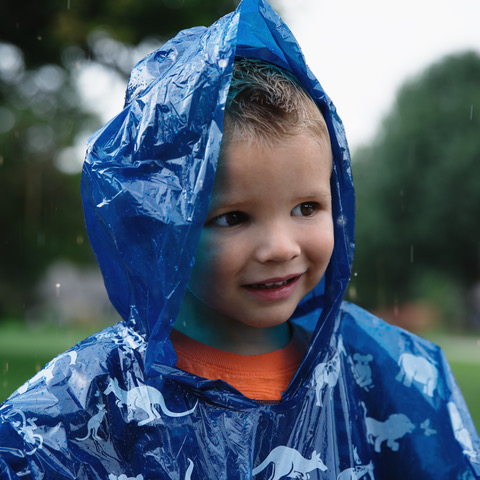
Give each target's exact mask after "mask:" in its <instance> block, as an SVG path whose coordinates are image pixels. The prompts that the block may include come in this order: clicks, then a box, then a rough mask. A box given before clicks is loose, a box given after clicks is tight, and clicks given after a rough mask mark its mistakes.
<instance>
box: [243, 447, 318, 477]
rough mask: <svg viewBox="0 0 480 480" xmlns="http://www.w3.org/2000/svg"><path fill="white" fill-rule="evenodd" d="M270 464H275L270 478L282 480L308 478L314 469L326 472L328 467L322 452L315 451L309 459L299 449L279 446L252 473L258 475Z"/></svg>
mask: <svg viewBox="0 0 480 480" xmlns="http://www.w3.org/2000/svg"><path fill="white" fill-rule="evenodd" d="M270 464H272V465H273V470H272V474H271V475H270V477H269V480H280V479H281V478H285V477H287V478H296V479H299V480H301V479H307V478H309V473H310V472H313V471H314V470H317V469H318V470H321V471H322V472H324V471H325V470H327V467H326V466H325V464H324V463H323V462H322V460H321V459H320V454H318V453H317V452H315V451H314V452H313V454H312V458H311V459H310V460H309V459H307V458H305V457H303V456H302V455H301V454H300V453H299V452H298V451H297V450H295V449H293V448H290V447H284V446H283V445H282V446H279V447H275V448H274V449H273V450H272V451H271V452H270V453H269V454H268V456H267V458H266V459H265V460H264V461H263V462H262V463H261V464H260V465H258V466H257V467H256V468H254V469H253V471H252V475H254V476H255V475H258V474H259V473H260V472H262V471H263V470H265V469H266V468H267V467H268V466H269V465H270Z"/></svg>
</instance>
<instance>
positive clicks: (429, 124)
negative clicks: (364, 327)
mask: <svg viewBox="0 0 480 480" xmlns="http://www.w3.org/2000/svg"><path fill="white" fill-rule="evenodd" d="M479 80H480V56H479V55H478V54H477V53H474V52H465V53H461V54H456V55H452V56H448V57H446V58H444V59H442V60H441V61H439V62H438V63H436V64H434V65H432V66H431V67H429V68H428V69H426V70H425V71H424V72H423V73H421V74H420V75H419V76H417V77H415V78H413V79H411V80H409V81H407V82H406V83H405V84H404V85H403V87H402V88H401V89H400V90H399V92H398V95H397V98H396V102H395V104H394V106H393V108H392V110H391V112H390V113H389V114H388V115H387V117H386V118H385V120H384V122H383V125H382V128H381V130H380V131H379V133H378V135H377V136H376V138H375V140H374V141H373V142H372V144H371V145H369V146H366V147H363V148H361V149H359V150H358V151H356V152H355V154H354V162H353V171H354V179H355V183H356V191H357V210H358V215H357V234H356V238H357V241H356V244H357V250H356V259H355V263H354V272H355V273H354V280H353V286H354V288H355V291H356V297H357V298H356V300H357V301H358V302H359V303H361V304H362V305H364V306H365V307H367V308H376V307H384V306H392V305H394V304H401V303H403V302H406V301H415V300H418V299H420V298H427V299H428V298H429V299H431V300H433V301H436V302H439V303H440V307H448V306H450V307H451V308H452V307H453V306H454V305H453V304H454V303H455V302H453V303H452V302H450V305H447V304H448V303H449V300H452V299H453V298H457V300H458V303H457V304H456V306H457V307H458V305H464V306H466V305H467V293H468V292H469V291H470V289H471V288H473V286H474V285H475V284H477V283H478V282H479V280H480V223H479V222H478V218H480V188H479V185H480V83H479ZM442 303H443V304H444V305H442ZM456 313H457V315H459V316H460V317H461V314H462V313H465V312H458V311H457V312H456ZM451 314H452V312H448V315H451ZM456 320H458V318H457V319H456Z"/></svg>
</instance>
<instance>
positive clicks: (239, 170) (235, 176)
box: [214, 134, 332, 194]
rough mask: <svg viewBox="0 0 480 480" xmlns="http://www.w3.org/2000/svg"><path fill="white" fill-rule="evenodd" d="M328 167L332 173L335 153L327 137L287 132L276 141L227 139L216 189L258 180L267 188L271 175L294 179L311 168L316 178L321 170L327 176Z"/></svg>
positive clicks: (221, 157)
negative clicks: (287, 133)
mask: <svg viewBox="0 0 480 480" xmlns="http://www.w3.org/2000/svg"><path fill="white" fill-rule="evenodd" d="M285 152H287V154H285ZM285 158H286V160H285ZM327 170H328V174H327V175H328V176H329V175H330V173H331V171H332V154H331V147H330V142H329V140H328V139H318V138H313V137H312V136H311V135H306V134H299V135H291V136H285V141H284V142H280V141H278V142H275V143H273V144H270V143H267V142H263V141H262V140H241V139H234V140H230V141H227V142H225V144H224V146H223V148H222V151H221V154H220V157H219V160H218V166H217V172H216V175H215V187H214V190H215V191H216V193H220V191H221V192H222V193H225V194H228V193H229V192H230V191H231V190H233V189H235V190H236V189H238V188H241V187H248V186H249V185H250V184H251V183H254V182H255V183H257V181H258V180H261V182H262V183H263V184H264V185H265V188H268V185H269V184H270V183H271V182H272V177H277V176H278V174H279V173H280V174H281V175H280V176H283V177H285V176H286V177H289V178H290V179H292V180H294V178H295V177H298V176H302V174H305V172H308V173H311V174H312V178H311V180H312V181H313V182H314V181H315V180H314V178H315V177H317V173H320V172H322V173H321V175H322V177H324V176H325V174H324V172H325V171H327ZM259 174H260V175H261V178H259ZM282 174H283V175H282Z"/></svg>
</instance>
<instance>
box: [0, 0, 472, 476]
mask: <svg viewBox="0 0 480 480" xmlns="http://www.w3.org/2000/svg"><path fill="white" fill-rule="evenodd" d="M235 57H250V58H260V59H263V60H266V61H268V62H271V63H274V64H276V65H279V66H280V67H283V68H285V69H287V70H289V71H291V72H293V74H294V75H296V77H297V78H298V79H299V81H300V82H301V83H302V84H303V86H304V87H305V88H306V89H307V90H308V91H309V92H310V94H311V95H312V97H313V98H314V99H315V100H316V101H317V102H318V105H319V108H320V109H321V110H322V112H323V114H324V116H325V119H326V122H327V125H328V128H329V131H330V136H331V141H332V150H333V157H334V168H333V175H332V199H333V214H334V220H335V222H334V223H335V248H334V253H333V256H332V259H331V262H330V265H329V267H328V270H327V272H326V274H325V278H324V280H323V281H322V282H321V283H320V285H319V286H318V288H317V289H316V290H315V291H314V292H312V293H311V294H309V295H308V296H307V297H306V298H305V299H304V300H303V301H302V303H301V304H300V305H299V307H298V309H297V311H296V313H295V318H294V320H293V321H296V322H299V323H301V324H302V325H303V326H304V327H305V328H308V329H310V330H311V331H313V332H314V333H313V336H312V341H311V344H310V346H309V348H308V351H307V353H306V355H305V357H304V360H303V362H302V364H301V366H300V368H299V369H298V372H297V374H296V375H295V377H294V378H293V380H292V382H291V384H290V386H289V387H288V389H287V391H286V392H285V394H284V396H283V398H282V401H281V402H279V403H278V404H274V405H265V404H261V403H257V402H256V401H254V400H251V399H249V398H246V397H245V396H243V395H242V394H241V393H239V392H238V391H236V390H235V389H234V388H233V387H231V386H230V385H228V384H226V383H225V382H222V381H210V380H206V379H203V378H199V377H196V376H194V375H191V374H188V373H185V372H183V371H181V370H178V369H177V368H176V367H175V364H176V356H175V352H174V350H173V348H172V345H171V343H170V340H169V332H170V330H171V328H172V325H173V324H174V321H175V317H176V315H177V313H178V310H179V305H180V302H181V300H182V297H183V293H184V291H185V288H186V283H187V281H188V278H189V274H190V270H191V266H192V264H193V258H194V253H195V249H196V245H197V242H198V239H199V236H200V232H201V229H202V226H203V223H204V219H205V216H206V212H207V206H208V201H209V194H210V191H211V188H212V183H213V178H214V174H215V167H216V162H217V159H218V156H219V148H220V142H221V138H222V122H223V111H224V105H225V100H226V94H227V91H228V88H229V82H230V78H231V72H232V65H233V61H234V58H235ZM82 195H83V201H84V210H85V218H86V224H87V230H88V234H89V237H90V241H91V244H92V246H93V249H94V251H95V253H96V256H97V259H98V263H99V265H100V267H101V270H102V273H103V276H104V279H105V284H106V286H107V290H108V294H109V296H110V299H111V301H112V303H113V305H114V306H115V308H116V309H117V311H118V312H119V314H120V315H121V317H122V318H123V320H122V321H121V322H120V323H118V324H117V325H115V326H113V327H111V328H108V329H106V330H104V331H102V332H100V333H98V334H97V335H94V336H93V337H91V338H88V339H87V340H85V341H83V342H81V343H79V344H78V345H76V346H75V347H73V348H72V349H71V350H69V351H67V352H66V353H64V354H62V355H60V356H59V357H57V358H55V359H54V360H52V362H50V363H49V364H48V365H47V366H46V368H45V369H44V370H42V371H41V372H39V373H38V374H37V375H36V376H35V377H33V378H32V379H31V380H30V381H29V382H27V384H25V385H24V386H22V387H21V388H19V389H18V390H17V391H16V392H15V393H14V394H13V395H12V396H11V397H10V398H9V399H8V400H7V401H6V402H5V403H4V404H3V406H2V407H1V408H0V420H1V426H0V477H1V478H2V479H14V478H15V479H17V478H22V479H25V478H38V479H56V480H63V479H87V478H88V479H102V480H107V479H108V480H129V479H130V480H131V479H135V480H147V479H148V480H150V479H152V480H153V479H178V480H180V479H181V480H184V479H185V480H187V479H192V480H196V479H202V480H205V479H252V478H255V479H256V480H263V479H267V478H268V479H273V480H280V479H287V478H297V479H307V478H309V479H312V480H313V479H331V480H346V479H350V480H352V479H371V480H373V479H377V480H380V479H389V480H391V479H397V478H398V479H402V480H404V479H437V480H438V479H462V480H466V479H472V478H480V442H479V438H478V436H477V434H476V432H475V429H474V426H473V424H472V421H471V418H470V416H469V414H468V411H467V408H466V406H465V403H464V401H463V399H462V396H461V394H460V392H459V389H458V387H457V386H456V384H455V381H454V379H453V377H452V374H451V371H450V369H449V367H448V365H447V363H446V361H445V358H444V356H443V354H442V352H441V351H440V350H439V349H438V348H437V347H436V346H434V345H432V344H430V343H428V342H426V341H424V340H422V339H419V338H417V337H415V336H413V335H411V334H409V333H407V332H405V331H402V330H399V329H397V328H395V327H392V326H389V325H387V324H385V323H384V322H382V321H381V320H379V319H377V318H375V317H374V316H372V315H370V314H368V313H366V312H365V311H363V310H362V309H360V308H359V307H356V306H354V305H351V304H347V303H344V302H342V297H343V295H344V292H345V289H346V286H347V282H348V279H349V276H350V268H351V263H352V254H353V224H354V194H353V187H352V178H351V171H350V160H349V153H348V148H347V142H346V140H345V135H344V131H343V127H342V124H341V122H340V120H339V118H338V116H337V114H336V111H335V108H334V106H333V105H332V103H331V102H330V100H329V98H328V97H327V96H326V95H325V93H324V91H323V89H322V87H321V86H320V84H319V83H318V81H317V80H316V79H315V78H314V77H313V75H312V74H311V72H310V71H309V69H308V68H307V67H306V65H305V62H304V59H303V56H302V54H301V52H300V49H299V46H298V45H297V43H296V40H295V39H294V37H293V35H292V34H291V32H290V31H289V30H288V28H287V27H286V26H285V25H284V24H283V22H282V21H281V19H280V18H279V17H278V16H277V15H276V13H275V12H274V11H273V10H272V9H271V7H270V6H269V5H268V4H267V3H266V2H265V1H264V0H243V2H242V3H241V4H240V6H239V7H238V9H237V10H236V11H235V12H234V13H232V14H230V15H227V16H226V17H224V18H221V19H220V20H219V21H218V22H216V23H215V24H214V25H212V26H211V27H210V28H193V29H190V30H187V31H183V32H181V33H179V34H178V35H177V36H176V37H175V38H174V39H173V40H171V41H169V42H168V43H166V44H165V45H164V46H163V48H161V49H160V50H158V51H156V52H154V53H152V54H151V55H150V56H148V57H147V58H145V59H144V60H143V61H142V62H140V63H139V64H138V65H137V66H136V67H135V69H134V70H133V72H132V76H131V80H130V83H129V85H128V90H127V97H126V104H125V108H124V110H123V111H122V112H121V113H120V114H119V115H118V116H117V117H115V118H114V119H113V120H112V121H111V122H110V123H108V124H107V125H106V126H105V127H104V128H102V129H101V130H100V131H99V132H98V133H97V134H96V135H95V136H94V137H93V138H92V140H91V142H90V145H89V149H88V152H87V158H86V161H85V166H84V171H83V181H82Z"/></svg>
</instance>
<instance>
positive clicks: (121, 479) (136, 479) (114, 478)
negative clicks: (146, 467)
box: [108, 473, 143, 480]
mask: <svg viewBox="0 0 480 480" xmlns="http://www.w3.org/2000/svg"><path fill="white" fill-rule="evenodd" d="M108 480H143V475H141V474H139V475H137V476H136V477H127V476H126V475H125V474H124V473H122V474H121V475H119V476H118V477H117V476H116V475H114V474H113V473H111V474H110V475H109V476H108Z"/></svg>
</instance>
